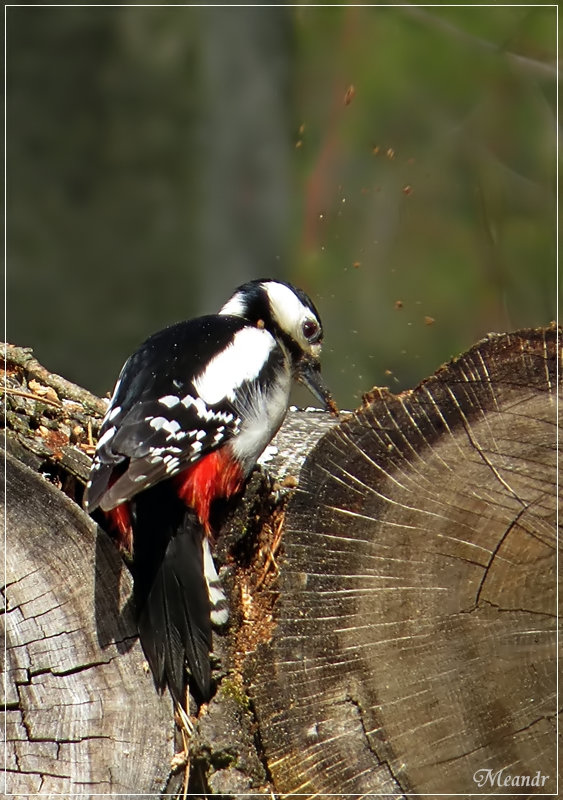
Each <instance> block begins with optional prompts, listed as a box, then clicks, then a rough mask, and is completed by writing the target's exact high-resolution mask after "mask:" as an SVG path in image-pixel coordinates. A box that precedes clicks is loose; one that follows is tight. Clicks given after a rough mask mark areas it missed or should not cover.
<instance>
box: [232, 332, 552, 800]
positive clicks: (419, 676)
mask: <svg viewBox="0 0 563 800" xmlns="http://www.w3.org/2000/svg"><path fill="white" fill-rule="evenodd" d="M560 352H561V351H560V343H559V341H558V331H557V329H556V328H555V327H554V326H551V327H550V328H546V329H541V330H530V331H521V332H518V333H515V334H503V335H491V336H489V337H487V338H486V339H485V340H483V341H482V342H480V343H479V344H478V345H476V346H475V347H473V348H472V349H471V350H469V351H468V352H467V353H465V354H464V355H463V356H461V357H460V358H458V359H456V360H454V361H452V362H451V363H450V364H448V365H446V366H445V367H443V368H442V369H441V370H439V371H438V372H437V373H436V375H435V376H433V377H432V378H430V379H428V380H426V381H425V382H423V383H422V384H421V385H420V386H419V387H417V388H416V389H415V390H413V391H411V392H407V393H403V394H402V395H400V396H394V395H392V394H390V393H389V392H387V391H386V390H379V389H377V390H374V391H373V392H372V393H371V394H370V396H369V397H366V400H365V404H364V407H363V408H362V409H361V410H359V411H358V412H357V413H355V414H352V415H350V416H349V417H348V418H347V419H345V420H343V422H342V424H340V425H339V426H337V427H335V428H334V429H333V430H331V431H330V432H329V433H328V434H327V435H326V436H324V437H323V438H322V439H321V440H320V441H319V443H318V444H317V446H316V447H315V449H314V450H313V452H312V453H311V454H310V455H309V457H308V458H307V460H306V462H305V464H304V467H303V469H302V470H301V473H300V476H299V487H298V489H297V491H296V493H295V495H294V498H293V499H292V501H291V502H290V504H289V507H288V509H287V513H286V517H285V526H284V531H283V556H282V557H281V558H278V564H279V565H280V575H279V581H278V586H277V587H276V588H277V592H278V597H277V601H276V604H275V606H274V611H273V613H274V623H275V624H274V626H273V627H272V630H271V635H270V638H269V641H268V642H267V643H265V644H264V643H262V644H261V645H260V646H259V647H258V648H257V650H256V653H255V655H254V658H253V659H250V660H249V661H248V662H247V669H246V678H247V681H248V682H249V684H250V694H251V697H252V700H253V704H254V708H255V712H256V715H257V720H258V723H259V731H260V737H261V744H262V747H263V749H264V755H265V758H266V761H267V764H268V768H269V771H270V774H271V776H272V779H273V783H274V785H275V787H276V790H277V791H279V792H280V793H287V794H299V795H300V796H303V797H312V796H315V795H317V794H318V795H320V796H323V795H325V794H326V795H328V794H331V793H352V794H354V795H356V796H360V797H364V796H368V795H371V794H381V793H388V794H389V795H390V796H393V797H402V796H403V795H404V794H406V793H414V794H416V795H418V794H429V795H437V794H440V793H445V794H454V793H455V794H469V793H471V792H479V793H481V794H485V795H487V794H490V795H495V794H498V793H504V794H509V795H515V794H520V795H522V794H523V795H524V796H525V795H527V794H530V795H532V794H534V793H536V792H540V793H544V794H553V793H555V792H556V786H557V773H556V763H557V762H556V750H557V741H556V721H557V720H556V715H557V713H558V709H557V706H556V666H557V665H556V615H557V592H556V560H557V538H556V502H557V492H556V475H557V471H556V470H557V461H556V457H557V449H556V421H557V420H556V410H557V397H558V394H559V393H560V391H558V390H560V387H558V385H557V375H558V373H557V361H558V359H559V357H560ZM507 779H508V781H509V782H507ZM534 780H535V782H534ZM481 781H483V782H482V783H481ZM493 781H494V783H493Z"/></svg>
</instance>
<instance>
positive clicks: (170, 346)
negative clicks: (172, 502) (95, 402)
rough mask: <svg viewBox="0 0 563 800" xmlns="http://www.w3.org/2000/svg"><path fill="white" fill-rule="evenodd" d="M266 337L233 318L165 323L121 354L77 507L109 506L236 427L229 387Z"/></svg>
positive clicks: (262, 351) (243, 375)
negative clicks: (134, 348)
mask: <svg viewBox="0 0 563 800" xmlns="http://www.w3.org/2000/svg"><path fill="white" fill-rule="evenodd" d="M276 347H277V345H276V342H275V340H274V339H273V337H272V336H271V335H270V334H269V333H268V332H267V331H265V330H262V329H259V328H256V327H250V326H248V324H247V323H246V322H245V321H244V320H242V319H240V318H237V317H230V316H220V315H214V316H207V317H199V318H198V319H194V320H190V321H188V322H182V323H178V324H177V325H174V326H171V327H170V328H166V329H165V330H163V331H160V332H159V333H157V334H155V335H154V336H152V337H150V338H149V339H148V340H147V341H146V342H145V343H144V344H143V345H141V347H140V348H139V349H138V350H137V351H136V352H135V353H134V354H133V355H132V356H131V357H130V358H129V360H128V361H127V362H126V364H125V366H124V367H123V369H122V371H121V374H120V376H119V379H118V381H117V384H116V387H115V390H114V393H113V396H112V398H111V401H110V405H109V408H108V410H107V413H106V416H105V418H104V420H103V423H102V426H101V429H100V438H99V441H98V446H97V450H96V454H95V457H94V462H93V465H92V470H91V474H90V480H89V482H88V485H87V487H86V499H85V507H86V508H87V510H89V511H93V510H94V509H95V508H96V507H98V506H99V507H100V508H102V510H104V511H109V510H111V509H112V508H115V506H117V505H119V504H120V503H123V502H125V501H127V500H129V499H131V498H132V497H133V496H134V495H136V494H138V493H139V492H141V491H143V490H144V489H146V488H148V487H149V486H152V485H154V484H155V483H158V482H159V481H161V480H164V479H165V478H169V477H172V476H173V475H175V474H177V473H178V472H180V471H181V470H183V469H185V468H186V467H187V466H189V465H190V464H193V463H195V462H196V461H198V460H199V459H201V458H203V456H205V455H206V454H207V453H210V452H211V451H213V450H216V449H217V448H219V447H221V446H223V445H224V444H225V443H226V442H227V441H229V439H231V438H232V437H233V436H236V435H237V433H238V432H239V430H240V426H241V422H242V421H241V417H240V413H239V407H238V404H237V402H236V394H237V390H239V389H241V387H243V386H244V385H247V384H248V383H249V382H252V381H253V380H255V379H257V377H258V376H259V375H260V373H261V372H263V369H264V364H265V363H266V362H267V360H268V357H269V355H270V353H271V351H272V350H273V349H274V348H276Z"/></svg>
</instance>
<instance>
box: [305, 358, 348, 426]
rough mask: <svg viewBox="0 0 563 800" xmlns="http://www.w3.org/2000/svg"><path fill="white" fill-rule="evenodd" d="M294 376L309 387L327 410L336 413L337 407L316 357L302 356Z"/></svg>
mask: <svg viewBox="0 0 563 800" xmlns="http://www.w3.org/2000/svg"><path fill="white" fill-rule="evenodd" d="M296 378H297V380H298V381H300V383H302V384H303V385H304V386H306V387H307V389H309V391H310V392H311V394H313V395H314V396H315V397H316V398H317V400H319V402H320V403H322V405H323V407H324V408H325V409H326V410H327V411H330V413H331V414H333V415H334V416H337V415H338V408H337V407H336V403H335V402H334V400H333V399H332V395H331V393H330V392H329V390H328V388H327V387H326V385H325V382H324V381H323V379H322V376H321V365H320V362H319V361H317V359H315V358H311V357H309V356H303V357H302V358H301V360H300V361H299V364H298V365H297V374H296Z"/></svg>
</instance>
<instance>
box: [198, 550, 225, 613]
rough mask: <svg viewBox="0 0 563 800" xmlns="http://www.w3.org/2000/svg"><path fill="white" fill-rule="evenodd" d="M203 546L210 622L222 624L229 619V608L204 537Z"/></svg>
mask: <svg viewBox="0 0 563 800" xmlns="http://www.w3.org/2000/svg"><path fill="white" fill-rule="evenodd" d="M202 547H203V574H204V575H205V582H206V583H207V594H208V595H209V602H210V603H211V622H212V623H213V624H214V625H224V624H225V622H227V620H228V619H229V608H228V606H227V598H226V597H225V592H224V591H223V587H222V586H221V580H220V579H219V576H218V575H217V570H216V569H215V564H214V563H213V556H212V555H211V550H210V549H209V541H208V540H207V539H204V540H203V542H202Z"/></svg>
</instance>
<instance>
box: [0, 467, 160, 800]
mask: <svg viewBox="0 0 563 800" xmlns="http://www.w3.org/2000/svg"><path fill="white" fill-rule="evenodd" d="M6 490H7V498H6V499H7V506H6V510H7V520H6V524H7V527H6V532H7V536H6V540H7V544H8V547H7V552H6V578H7V582H6V585H5V586H3V587H2V594H1V599H2V603H3V607H2V612H3V613H2V624H3V625H5V630H4V633H5V635H6V656H7V663H6V665H5V672H6V692H7V694H6V707H5V715H6V729H5V730H6V739H7V747H6V750H5V753H6V756H7V763H6V765H5V766H6V772H5V787H2V788H3V789H4V788H5V791H6V793H9V794H11V795H15V796H16V797H18V798H24V797H27V796H28V795H30V794H32V793H39V794H40V796H41V797H51V796H55V795H58V796H61V795H62V796H63V797H68V796H70V793H71V791H72V792H74V793H77V794H80V795H83V796H85V797H89V796H93V795H95V794H96V793H100V792H111V793H115V794H117V793H122V796H124V797H133V796H135V797H136V796H137V793H142V792H147V793H153V794H158V793H159V791H160V789H161V788H162V787H164V786H165V784H166V779H167V776H168V773H169V766H170V758H171V756H172V755H173V752H174V745H173V725H172V724H171V718H172V706H171V702H170V699H169V698H168V697H166V696H165V697H163V698H161V697H159V696H158V695H157V694H156V692H155V690H154V687H153V683H152V680H151V677H150V674H147V672H145V671H144V670H143V655H142V651H141V648H140V646H139V644H138V641H137V638H136V629H135V623H134V620H133V616H132V614H131V610H130V607H129V606H127V605H126V606H125V608H123V603H120V594H121V596H122V597H123V598H124V599H125V598H127V597H128V596H129V594H130V591H131V582H130V579H129V575H128V573H127V571H126V570H123V569H122V567H121V563H120V559H119V556H118V554H117V551H116V549H115V548H114V546H113V545H112V543H111V542H110V540H109V539H108V537H107V536H106V535H105V534H103V533H102V532H101V531H98V530H97V528H96V525H95V524H94V523H93V522H92V521H91V520H89V518H88V517H86V515H85V514H84V513H83V512H82V511H81V510H80V508H79V507H78V506H77V505H76V504H75V503H73V502H72V501H71V500H69V499H68V498H67V497H65V495H64V494H63V493H62V492H61V491H59V490H58V489H56V488H54V487H53V486H52V485H51V484H49V483H48V482H47V481H46V480H45V479H44V478H41V477H40V476H39V475H37V473H35V472H34V471H33V470H31V469H30V468H28V467H27V466H25V465H23V464H22V463H20V462H19V461H17V460H16V459H15V458H12V457H11V456H10V455H8V456H7V480H6ZM120 609H121V613H120Z"/></svg>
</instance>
